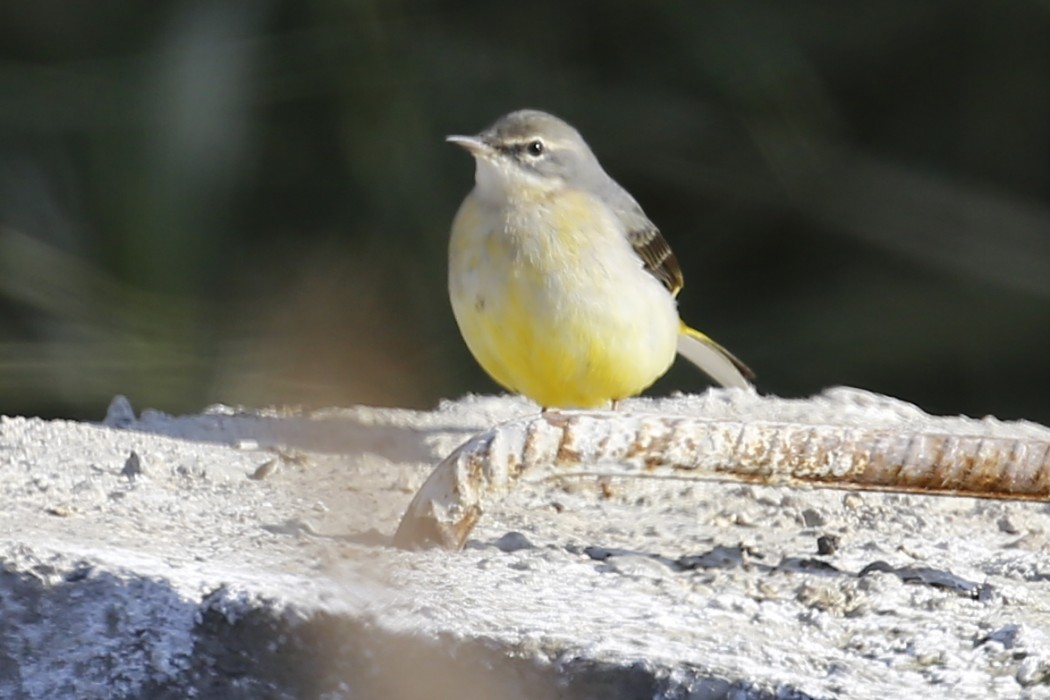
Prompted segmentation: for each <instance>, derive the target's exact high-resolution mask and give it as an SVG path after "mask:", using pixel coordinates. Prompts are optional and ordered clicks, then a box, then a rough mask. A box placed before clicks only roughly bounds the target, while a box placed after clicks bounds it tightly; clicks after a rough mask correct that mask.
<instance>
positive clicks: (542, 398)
mask: <svg viewBox="0 0 1050 700" xmlns="http://www.w3.org/2000/svg"><path fill="white" fill-rule="evenodd" d="M532 194H533V197H532V198H531V199H530V200H529V201H511V202H507V203H504V205H503V206H501V207H499V208H496V207H492V206H491V204H489V203H488V202H486V201H485V200H484V199H482V198H480V197H479V196H478V195H477V193H476V192H475V193H472V194H471V195H470V196H468V197H467V199H466V200H465V201H464V203H463V206H462V207H461V208H460V211H459V213H458V214H457V216H456V219H455V221H454V222H453V226H452V237H451V241H450V248H449V266H450V269H449V291H450V297H451V300H452V307H453V311H454V313H455V316H456V321H457V322H458V324H459V327H460V331H461V332H462V335H463V338H464V339H465V341H466V343H467V346H468V347H469V348H470V351H471V352H472V353H473V355H474V357H475V358H476V359H477V361H478V362H479V363H480V364H481V366H482V367H483V368H484V369H485V371H486V372H488V373H489V375H491V376H492V378H493V379H495V380H496V381H497V382H499V383H500V384H501V385H503V386H504V387H506V388H507V389H510V390H511V391H515V392H519V393H522V394H525V395H526V396H528V397H530V398H531V399H533V400H534V401H536V402H537V403H539V404H540V405H542V406H545V407H563V408H568V407H576V408H591V407H597V406H602V405H605V404H607V403H608V402H609V401H610V400H615V399H621V398H625V397H628V396H633V395H635V394H638V393H639V392H641V391H642V390H644V389H645V388H646V387H648V386H649V385H650V384H652V382H653V381H655V379H656V378H657V377H659V376H660V375H662V374H663V373H664V372H666V371H667V369H668V367H669V366H670V365H671V363H672V361H673V360H674V356H675V348H676V336H677V334H678V331H679V321H678V316H677V312H676V310H675V305H674V301H673V299H672V297H671V296H670V294H668V293H667V291H666V290H665V289H664V288H663V287H662V285H661V284H660V283H659V281H658V280H656V278H654V277H653V276H652V275H650V274H649V273H648V272H646V271H645V270H644V269H643V268H642V263H641V260H640V259H639V258H638V256H637V255H636V254H635V253H634V251H633V250H632V249H631V247H630V244H629V242H628V241H627V239H626V238H625V237H624V235H623V233H622V226H620V225H619V224H618V222H617V221H616V220H615V219H614V218H612V217H613V215H612V214H611V213H610V212H609V211H608V209H607V208H606V207H604V206H597V205H596V202H594V201H592V197H593V195H591V194H589V193H586V192H582V191H579V190H560V191H558V192H556V193H554V192H546V193H537V192H533V193H532Z"/></svg>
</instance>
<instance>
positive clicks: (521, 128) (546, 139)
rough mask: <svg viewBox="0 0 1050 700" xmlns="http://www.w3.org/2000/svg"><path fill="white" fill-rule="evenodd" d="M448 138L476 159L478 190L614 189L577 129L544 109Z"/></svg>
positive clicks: (508, 116)
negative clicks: (481, 129) (509, 186)
mask: <svg viewBox="0 0 1050 700" xmlns="http://www.w3.org/2000/svg"><path fill="white" fill-rule="evenodd" d="M448 140H449V141H450V142H452V143H455V144H458V145H460V146H462V147H463V148H466V149H467V150H468V151H470V152H471V154H472V155H473V156H474V157H475V158H476V159H477V161H478V173H477V176H478V185H479V187H481V188H484V189H487V188H488V186H498V185H501V186H500V187H499V189H500V190H506V189H507V186H508V185H511V184H513V185H517V186H518V187H521V186H532V187H538V188H543V189H554V188H558V187H564V186H570V187H577V188H580V189H588V190H592V191H594V192H595V193H598V194H602V195H606V194H607V193H611V192H612V191H614V190H620V187H619V186H618V185H617V184H616V183H615V182H614V181H613V180H612V178H610V177H609V176H608V175H607V174H606V173H605V171H604V170H603V169H602V166H601V164H599V163H598V159H597V158H595V156H594V153H593V152H591V149H590V147H589V146H588V145H587V142H586V141H584V140H583V137H582V136H580V132H578V131H577V130H576V129H574V128H573V127H572V126H571V125H569V124H568V123H567V122H565V121H563V120H561V119H559V118H558V117H555V116H554V115H552V114H548V113H546V112H541V111H539V110H535V109H522V110H518V111H516V112H511V113H510V114H506V115H504V116H502V117H500V118H499V119H497V120H496V121H495V123H493V124H492V126H490V127H488V128H487V129H485V130H484V131H482V132H481V133H479V134H477V135H475V136H449V137H448ZM620 191H621V192H622V190H620ZM623 194H624V195H626V194H627V193H626V192H623ZM628 196H629V195H628ZM632 201H633V200H632Z"/></svg>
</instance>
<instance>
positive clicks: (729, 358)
mask: <svg viewBox="0 0 1050 700" xmlns="http://www.w3.org/2000/svg"><path fill="white" fill-rule="evenodd" d="M678 354H679V355H681V356H682V357H684V358H685V359H687V360H689V361H690V362H692V363H693V364H694V365H696V366H697V367H699V368H700V369H702V370H703V371H704V372H706V373H707V374H708V375H709V376H710V377H711V378H712V379H714V380H715V381H716V382H718V383H719V384H721V385H722V386H731V387H740V388H742V389H749V388H751V382H750V381H749V380H751V379H754V378H755V373H754V372H752V371H751V368H750V367H748V366H747V365H745V364H744V363H743V362H741V361H740V360H739V359H737V357H736V356H735V355H733V353H731V352H729V351H728V350H726V349H725V348H724V347H722V346H721V345H719V344H718V343H716V342H715V341H713V340H711V339H710V338H708V337H707V336H706V335H704V334H703V333H701V332H700V331H698V330H696V329H694V328H690V327H689V326H687V325H685V324H684V323H683V324H682V326H681V329H680V330H679V333H678Z"/></svg>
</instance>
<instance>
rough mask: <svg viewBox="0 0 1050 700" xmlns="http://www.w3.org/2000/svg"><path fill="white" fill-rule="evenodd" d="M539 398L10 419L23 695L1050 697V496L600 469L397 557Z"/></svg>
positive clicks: (734, 402) (678, 408)
mask: <svg viewBox="0 0 1050 700" xmlns="http://www.w3.org/2000/svg"><path fill="white" fill-rule="evenodd" d="M863 396H864V395H861V394H858V395H846V394H841V393H840V394H838V395H834V394H833V395H832V396H831V398H822V399H819V400H818V401H816V402H815V403H814V407H815V408H814V410H817V406H818V405H822V406H823V408H821V409H820V410H838V411H839V412H840V413H848V412H851V411H853V412H856V414H857V420H858V421H863V420H864V413H865V411H864V410H862V408H857V403H858V401H859V402H860V403H861V404H863V403H864V400H863ZM858 397H860V398H858ZM869 403H870V402H869ZM888 406H889V404H887V405H883V406H881V410H890V409H889V408H888ZM836 407H837V409H836ZM752 408H753V407H752ZM869 408H871V409H872V410H874V408H873V406H869ZM628 409H629V410H649V411H662V412H678V413H682V412H686V413H692V414H696V412H698V411H699V412H703V413H704V414H705V415H707V414H708V412H712V413H717V412H720V411H721V412H723V413H724V414H725V415H730V416H733V417H737V418H739V417H740V416H741V414H746V412H747V411H748V410H751V409H749V408H748V406H747V405H746V401H745V400H744V399H743V398H741V397H738V396H736V395H734V394H732V393H725V392H712V393H711V394H708V395H705V397H702V398H701V399H698V400H692V401H688V400H681V401H678V402H675V401H670V400H668V401H661V402H644V401H639V402H634V403H631V404H630V405H629V406H628ZM533 410H535V408H534V407H532V406H530V405H529V404H527V403H525V402H523V401H520V400H517V399H509V398H508V399H473V400H466V401H463V402H458V403H454V404H449V405H447V406H444V407H442V409H440V410H438V411H435V412H431V413H416V412H409V411H394V410H378V409H354V410H349V411H332V412H325V413H319V414H314V415H289V414H282V413H280V412H260V413H254V412H253V413H243V414H242V413H236V412H234V411H231V410H229V409H222V408H218V409H215V410H213V411H211V412H208V413H205V414H203V415H201V416H190V417H183V418H173V417H169V416H164V415H161V414H156V413H149V412H147V413H146V414H145V415H143V416H141V417H140V418H138V419H136V418H135V416H134V415H133V414H132V413H131V412H130V410H129V409H128V407H127V406H124V405H122V404H120V403H119V402H118V403H116V404H115V405H114V406H113V407H111V411H110V415H109V418H108V419H107V422H106V424H104V425H90V424H81V423H70V422H44V421H40V420H35V419H23V418H6V419H3V421H2V422H0V499H2V500H0V502H2V503H3V504H4V507H3V509H2V511H0V560H2V563H3V569H2V571H0V697H3V698H17V699H26V700H30V699H33V700H35V699H37V698H49V699H50V698H64V697H70V698H74V697H75V698H183V697H198V698H327V699H332V700H334V699H335V698H379V697H382V698H415V697H419V698H423V697H426V698H444V697H456V698H471V697H477V698H482V697H508V698H516V697H520V698H526V697H529V698H533V697H564V698H576V697H581V698H582V697H607V698H617V697H621V698H628V697H630V698H633V697H671V698H680V697H681V698H684V697H691V698H721V697H739V698H743V697H849V698H870V697H912V696H917V695H926V696H929V697H953V698H987V697H1026V698H1050V646H1048V644H1047V642H1048V634H1050V595H1048V588H1050V582H1048V578H1050V556H1048V554H1047V552H1048V542H1047V533H1048V532H1050V509H1048V508H1047V505H1046V504H1044V503H1011V502H1002V501H979V500H974V499H963V498H944V497H939V498H938V497H924V496H914V495H907V496H900V495H888V494H868V493H843V492H839V491H829V490H811V491H806V490H794V489H787V488H774V487H760V486H741V485H733V484H714V483H705V484H689V483H684V482H677V481H668V480H659V481H657V480H628V479H623V480H609V479H604V478H603V479H598V480H596V479H590V480H588V479H587V478H576V479H571V480H553V481H548V482H542V483H531V484H523V485H522V487H521V488H520V489H519V490H517V491H516V492H515V493H513V494H512V495H511V496H510V497H509V498H507V499H506V500H505V501H503V502H502V503H501V504H500V507H499V509H498V510H497V511H495V512H488V513H486V514H485V517H484V518H483V519H482V521H481V522H480V523H479V526H478V528H477V529H476V530H475V532H474V533H473V537H474V539H472V540H471V541H470V542H468V546H467V548H466V549H465V550H464V551H462V552H458V553H449V552H445V551H426V552H404V551H400V550H396V549H394V548H392V547H390V546H389V542H390V537H391V536H392V534H393V532H394V529H395V528H396V526H397V523H398V520H399V518H400V517H401V514H402V512H403V511H404V508H405V507H406V505H407V504H408V502H409V500H410V499H411V497H412V494H413V493H414V492H415V491H416V489H417V488H418V487H419V486H420V485H421V484H422V482H423V480H424V479H425V477H426V476H427V474H428V473H429V472H430V470H431V469H432V467H433V465H434V464H436V463H437V462H438V461H439V459H440V458H442V457H444V456H445V455H447V454H448V453H449V452H450V451H451V450H452V449H453V448H454V447H455V446H457V445H458V444H460V443H462V442H463V441H464V440H466V439H467V438H469V437H470V436H471V435H474V434H476V433H478V432H481V431H482V430H485V429H487V428H489V427H491V426H492V425H494V424H496V423H498V422H500V421H502V420H507V419H510V418H514V417H518V416H521V415H523V414H527V413H528V412H530V411H533ZM894 410H900V411H903V413H904V414H906V415H907V416H909V419H914V420H921V418H922V416H921V414H920V413H918V412H914V410H913V409H909V408H907V407H898V408H897V409H894ZM1025 429H1026V430H1030V431H1035V432H1036V433H1038V432H1039V431H1041V430H1045V429H1042V428H1040V427H1038V426H1027V427H1025ZM1047 434H1048V435H1050V432H1048V433H1047ZM276 448H279V452H278V451H275V450H276ZM133 453H134V455H136V457H135V458H132V454H133ZM253 476H254V477H256V478H251V477H253ZM818 545H819V547H820V548H821V549H820V551H822V552H824V553H823V554H818ZM880 562H882V563H881V564H880ZM861 572H865V573H864V575H859V574H860V573H861Z"/></svg>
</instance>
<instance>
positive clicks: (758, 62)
mask: <svg viewBox="0 0 1050 700" xmlns="http://www.w3.org/2000/svg"><path fill="white" fill-rule="evenodd" d="M520 107H536V108H541V109H546V110H548V111H551V112H554V113H555V114H558V115H560V116H562V117H564V118H566V119H567V120H569V121H570V122H572V123H573V124H575V125H576V126H577V127H579V128H580V130H581V131H582V132H583V134H584V135H585V136H586V138H587V139H588V141H589V142H590V143H591V145H592V147H593V148H594V150H595V152H596V153H597V154H598V156H599V158H600V159H601V160H602V162H603V164H604V165H605V166H606V169H607V170H608V171H609V172H610V173H611V174H612V175H613V176H614V177H616V178H617V179H618V180H619V181H620V182H621V183H622V184H623V185H624V186H625V187H627V188H628V189H629V190H630V191H631V192H632V193H633V194H634V195H635V196H636V197H637V198H638V199H639V201H640V202H641V203H642V205H643V206H644V207H645V208H646V211H647V212H648V214H649V215H650V217H651V218H652V219H653V220H654V221H656V223H657V224H658V225H659V226H660V227H661V228H662V229H663V231H664V233H665V235H666V236H667V238H668V240H669V241H670V242H671V244H672V246H673V247H674V248H675V250H676V252H677V253H678V257H679V259H680V261H681V263H682V266H683V269H684V270H685V274H686V280H687V284H686V288H685V291H684V292H683V294H682V297H681V307H682V313H683V316H684V318H686V319H687V320H688V321H689V322H690V323H692V324H693V325H696V326H698V327H699V328H701V329H703V330H705V331H707V332H709V333H710V334H711V335H712V336H714V337H715V338H716V339H718V340H719V341H720V342H722V343H724V344H725V345H727V346H728V347H729V348H731V349H732V350H733V351H734V352H736V353H737V354H739V355H740V356H741V357H743V358H744V359H746V360H747V361H748V363H749V364H751V365H752V366H753V367H754V368H755V369H756V370H757V371H758V373H759V387H760V389H761V390H762V391H766V392H771V393H777V394H782V395H806V394H810V393H813V392H816V391H819V390H821V389H822V388H824V387H826V386H831V385H836V384H850V385H854V386H860V387H864V388H868V389H871V390H874V391H879V392H884V393H888V394H891V395H894V396H898V397H900V398H904V399H907V400H911V401H914V402H916V403H918V404H919V405H921V406H922V407H923V408H926V409H927V410H931V411H936V412H945V413H968V414H974V415H983V414H987V413H994V414H996V415H999V416H1001V417H1006V418H1016V417H1027V418H1031V419H1035V420H1040V421H1042V422H1050V401H1048V398H1047V395H1048V388H1050V4H1048V3H1047V2H1045V1H1034V0H1033V1H1031V2H1014V3H1001V2H991V1H988V2H974V1H971V2H957V3H949V2H910V1H908V0H885V1H884V2H879V3H833V2H803V3H782V2H776V1H775V0H768V1H767V2H755V3H752V2H730V1H729V0H715V1H713V2H686V1H681V2H665V3H627V2H622V1H613V2H602V3H597V2H584V3H573V4H570V3H563V2H557V1H556V0H537V1H536V2H531V3H527V4H521V3H514V4H511V3H499V2H497V3H492V2H481V1H476V2H457V3H452V2H437V1H433V0H432V1H429V2H415V3H409V2H400V3H399V2H358V1H354V0H299V1H298V2H289V1H284V0H268V1H263V2H248V1H247V0H208V1H205V0H198V1H197V2H177V1H173V0H158V1H157V2H151V3H144V2H132V1H131V0H96V1H95V2H92V3H75V2H69V1H63V0H43V1H42V2H36V3H5V4H3V5H0V397H2V400H3V403H2V405H0V412H3V413H7V414H42V415H59V416H70V417H98V416H100V415H101V413H102V411H103V410H104V407H105V405H106V403H107V401H108V399H109V398H110V397H111V396H112V395H113V394H116V393H125V394H127V395H129V397H130V398H131V399H132V401H133V403H134V404H135V405H136V406H137V407H140V408H141V407H143V406H152V407H156V408H160V409H164V410H168V411H192V410H196V409H198V408H200V407H201V406H202V405H204V404H206V403H209V402H212V401H223V402H227V403H244V404H250V405H261V404H287V403H293V404H298V403H301V404H306V405H326V404H350V403H361V402H364V403H374V404H385V405H407V406H429V405H433V404H434V403H435V402H436V401H437V400H438V398H440V397H443V396H456V395H459V394H461V393H463V392H466V391H493V390H495V387H494V385H492V383H491V382H490V381H489V380H488V379H487V378H486V377H485V376H484V375H483V374H482V373H481V371H480V370H478V369H477V368H476V366H475V365H474V364H473V361H472V360H471V359H470V357H469V355H468V353H467V351H466V349H465V347H464V346H463V344H462V342H461V340H460V339H459V337H458V334H457V331H456V328H455V323H454V321H453V319H452V316H451V313H450V311H449V308H448V302H447V299H446V295H445V280H444V276H445V260H444V257H445V245H446V239H447V230H448V225H449V222H450V221H451V218H452V215H453V213H454V212H455V209H456V207H457V206H458V204H459V202H460V200H461V199H462V197H463V195H465V194H466V192H467V190H468V189H469V187H470V186H471V183H472V178H473V166H472V164H471V162H470V160H469V158H468V157H467V156H465V155H464V154H463V153H462V152H459V151H458V149H454V148H452V147H450V146H447V145H446V144H444V143H443V142H442V139H443V137H444V135H446V134H449V133H472V132H475V131H477V130H480V129H481V128H483V127H484V126H486V125H487V124H488V123H489V122H491V121H492V120H493V119H494V118H496V117H497V116H499V115H500V114H502V113H503V112H506V111H509V110H511V109H516V108H520ZM704 386H705V382H704V379H703V377H702V376H700V375H699V373H698V372H696V371H695V370H693V369H692V368H690V367H688V366H676V368H675V369H674V370H673V371H672V372H671V373H670V374H669V375H668V376H667V377H665V378H664V379H662V380H661V381H660V382H658V384H657V385H656V387H654V389H653V391H654V392H658V393H666V392H670V391H673V390H676V389H681V390H685V391H699V390H702V389H703V387H704Z"/></svg>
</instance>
